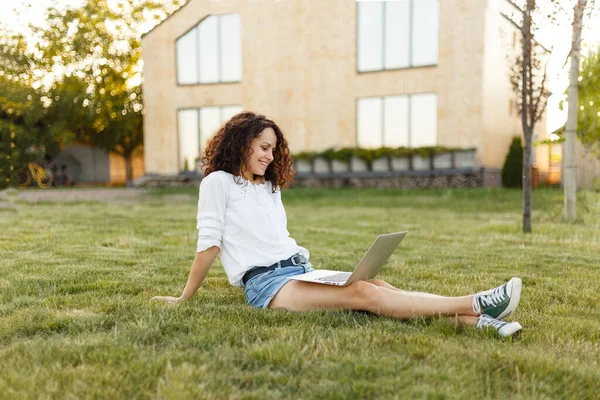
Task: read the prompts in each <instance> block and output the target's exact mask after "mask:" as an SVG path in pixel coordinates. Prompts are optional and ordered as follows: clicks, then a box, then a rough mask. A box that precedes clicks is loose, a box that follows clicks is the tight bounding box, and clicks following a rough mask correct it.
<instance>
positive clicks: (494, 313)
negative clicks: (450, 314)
mask: <svg viewBox="0 0 600 400" xmlns="http://www.w3.org/2000/svg"><path fill="white" fill-rule="evenodd" d="M522 287H523V284H522V282H521V279H520V278H512V279H511V280H510V281H508V282H506V283H505V284H504V285H502V286H499V287H497V288H495V289H490V290H486V291H483V292H479V293H477V294H476V295H475V296H474V297H473V311H475V312H476V313H478V314H486V315H489V316H490V317H492V318H496V319H499V320H502V319H503V318H505V317H508V316H509V315H510V314H512V313H513V312H515V310H516V309H517V306H518V305H519V301H520V300H521V288H522Z"/></svg>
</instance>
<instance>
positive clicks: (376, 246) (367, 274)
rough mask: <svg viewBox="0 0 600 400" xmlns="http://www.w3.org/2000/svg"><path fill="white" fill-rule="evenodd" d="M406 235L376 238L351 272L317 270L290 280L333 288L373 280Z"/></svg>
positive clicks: (397, 233) (389, 235)
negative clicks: (332, 286)
mask: <svg viewBox="0 0 600 400" xmlns="http://www.w3.org/2000/svg"><path fill="white" fill-rule="evenodd" d="M407 233H408V232H396V233H388V234H385V235H379V236H377V239H375V241H374V242H373V244H372V245H371V247H369V250H367V253H366V254H365V255H364V256H363V258H362V260H360V262H359V263H358V265H356V267H355V268H354V271H353V272H340V271H332V270H326V269H317V270H314V271H312V272H309V273H306V274H301V275H294V276H291V277H290V279H295V280H298V281H306V282H314V283H322V284H324V285H335V286H348V285H350V284H351V283H353V282H356V281H364V280H367V279H373V278H375V276H377V274H378V273H379V271H380V270H381V267H383V265H384V264H385V263H386V261H387V260H388V258H390V256H391V255H392V253H393V252H394V250H396V247H398V245H399V244H400V242H401V241H402V239H404V236H406V234H407Z"/></svg>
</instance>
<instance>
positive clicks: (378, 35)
mask: <svg viewBox="0 0 600 400" xmlns="http://www.w3.org/2000/svg"><path fill="white" fill-rule="evenodd" d="M357 12H358V49H357V52H358V70H359V71H377V70H381V69H383V53H382V52H383V26H382V24H383V2H380V1H376V2H369V3H363V2H361V3H358V4H357Z"/></svg>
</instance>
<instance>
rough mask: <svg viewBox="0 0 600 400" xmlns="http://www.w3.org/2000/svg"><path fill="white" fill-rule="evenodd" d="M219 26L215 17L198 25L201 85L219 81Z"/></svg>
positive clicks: (210, 17) (208, 18)
mask: <svg viewBox="0 0 600 400" xmlns="http://www.w3.org/2000/svg"><path fill="white" fill-rule="evenodd" d="M218 25H219V24H218V17H215V16H213V15H211V16H209V17H207V18H206V19H204V20H203V21H202V22H200V24H199V25H198V29H199V32H200V37H199V38H200V43H199V51H200V83H215V82H218V81H219V58H218V57H219V54H218V52H217V28H218Z"/></svg>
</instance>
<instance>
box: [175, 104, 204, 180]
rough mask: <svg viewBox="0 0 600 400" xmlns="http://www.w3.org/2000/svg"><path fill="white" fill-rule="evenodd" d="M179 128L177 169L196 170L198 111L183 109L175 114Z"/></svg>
mask: <svg viewBox="0 0 600 400" xmlns="http://www.w3.org/2000/svg"><path fill="white" fill-rule="evenodd" d="M177 119H178V121H177V122H178V128H179V169H180V170H181V171H194V170H196V159H197V158H198V148H199V146H198V138H199V131H198V110H194V109H183V110H179V111H178V112H177Z"/></svg>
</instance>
